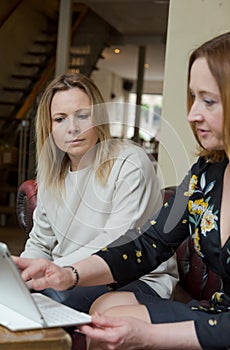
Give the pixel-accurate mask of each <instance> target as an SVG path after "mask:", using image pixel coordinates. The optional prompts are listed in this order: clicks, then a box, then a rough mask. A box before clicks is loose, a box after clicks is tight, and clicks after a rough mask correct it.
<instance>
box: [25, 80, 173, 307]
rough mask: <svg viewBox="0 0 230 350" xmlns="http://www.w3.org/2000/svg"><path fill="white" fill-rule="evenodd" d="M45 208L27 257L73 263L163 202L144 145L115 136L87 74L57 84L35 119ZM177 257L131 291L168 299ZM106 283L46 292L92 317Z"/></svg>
mask: <svg viewBox="0 0 230 350" xmlns="http://www.w3.org/2000/svg"><path fill="white" fill-rule="evenodd" d="M36 137H37V183H38V203H37V208H36V209H35V211H34V216H33V222H34V225H33V228H32V231H31V232H30V236H29V239H28V241H27V242H26V245H25V250H24V252H23V253H22V254H21V256H22V257H27V258H45V259H48V260H50V261H54V262H55V263H56V264H58V265H60V266H69V265H72V264H73V263H75V262H76V261H79V260H81V259H83V258H86V257H88V256H90V255H91V254H92V253H94V252H96V251H97V250H98V249H100V248H102V247H104V246H106V245H108V244H109V243H111V242H112V241H113V240H115V239H116V238H118V237H119V236H121V235H123V234H124V233H125V232H126V231H127V229H129V228H134V227H139V226H141V225H143V223H144V222H145V221H146V220H147V219H148V218H149V217H150V216H151V215H152V213H153V212H155V211H156V210H157V209H158V208H159V206H160V204H161V196H160V191H159V184H158V181H157V177H156V175H155V172H154V168H153V166H152V163H151V162H150V160H149V158H148V157H147V155H146V154H145V152H144V151H143V150H142V148H140V147H138V146H136V145H134V144H132V143H129V142H128V141H120V140H117V139H112V138H111V135H110V127H109V119H108V111H107V108H106V105H105V103H104V100H103V98H102V96H101V94H100V91H99V90H98V88H97V87H96V86H95V84H94V83H93V81H92V80H90V79H89V78H87V77H85V76H83V75H81V74H64V75H61V76H59V77H57V78H56V79H54V80H53V81H52V82H51V83H50V84H49V85H48V87H47V88H46V90H45V92H44V93H43V95H42V98H41V101H40V104H39V107H38V111H37V118H36ZM176 282H177V269H176V263H175V259H174V258H172V259H171V260H170V261H169V262H167V263H163V264H162V265H161V266H160V268H158V269H157V271H155V273H150V274H148V275H146V276H144V277H143V278H142V279H141V280H139V281H137V282H134V283H133V284H132V285H130V286H128V287H127V288H131V289H133V288H134V290H136V289H138V290H145V291H149V292H150V293H157V294H159V295H161V296H162V297H165V298H169V297H170V295H171V293H172V292H173V289H174V287H175V284H176ZM108 290H109V289H108V287H107V286H106V285H104V286H98V287H84V288H78V287H76V288H74V289H73V290H69V291H64V292H57V291H55V290H54V289H46V290H45V291H44V293H45V294H47V295H49V296H51V297H52V298H54V299H56V300H58V301H60V302H62V303H65V304H67V305H69V306H72V307H74V308H77V309H78V310H82V311H85V312H88V310H89V307H90V305H91V303H92V302H93V301H94V299H95V298H96V297H98V296H99V295H101V294H103V293H105V292H107V291H108Z"/></svg>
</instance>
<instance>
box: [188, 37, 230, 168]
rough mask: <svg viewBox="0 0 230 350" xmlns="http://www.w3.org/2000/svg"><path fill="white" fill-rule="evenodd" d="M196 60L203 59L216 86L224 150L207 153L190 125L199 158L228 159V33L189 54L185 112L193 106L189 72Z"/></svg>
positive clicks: (229, 86) (229, 131) (229, 93)
mask: <svg viewBox="0 0 230 350" xmlns="http://www.w3.org/2000/svg"><path fill="white" fill-rule="evenodd" d="M197 58H205V59H206V61H207V63H208V66H209V69H210V71H211V73H212V75H213V77H214V78H215V80H216V83H217V85H218V88H219V91H220V96H221V102H222V106H223V130H222V135H223V142H224V150H215V151H208V150H206V149H204V148H203V147H202V145H201V143H200V141H199V138H198V135H197V132H196V129H195V125H194V124H191V128H192V131H193V134H194V136H195V138H196V140H197V142H198V145H199V151H198V155H199V156H204V157H205V158H207V159H209V160H211V161H214V162H215V161H221V160H222V159H223V158H224V157H225V156H226V154H227V156H228V157H230V32H227V33H225V34H221V35H219V36H217V37H215V38H213V39H211V40H209V41H207V42H205V43H204V44H203V45H201V46H200V47H198V48H197V49H196V50H194V52H193V53H192V54H191V56H190V59H189V65H188V82H187V110H188V112H189V111H190V109H191V106H192V104H193V100H192V96H191V93H190V89H189V81H190V72H191V67H192V65H193V63H194V61H195V60H196V59H197Z"/></svg>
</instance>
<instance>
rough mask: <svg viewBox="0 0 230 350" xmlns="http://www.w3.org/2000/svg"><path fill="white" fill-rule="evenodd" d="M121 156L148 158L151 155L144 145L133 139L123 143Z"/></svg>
mask: <svg viewBox="0 0 230 350" xmlns="http://www.w3.org/2000/svg"><path fill="white" fill-rule="evenodd" d="M119 156H124V157H136V158H140V160H142V159H148V160H149V157H148V155H147V153H146V151H145V150H144V149H143V147H141V146H139V145H138V144H136V143H134V142H133V141H129V140H127V141H124V142H122V143H121V147H120V154H119Z"/></svg>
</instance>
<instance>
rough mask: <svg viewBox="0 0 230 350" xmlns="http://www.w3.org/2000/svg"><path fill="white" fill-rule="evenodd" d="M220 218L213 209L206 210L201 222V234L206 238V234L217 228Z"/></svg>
mask: <svg viewBox="0 0 230 350" xmlns="http://www.w3.org/2000/svg"><path fill="white" fill-rule="evenodd" d="M215 220H218V217H217V216H216V215H215V214H214V213H213V212H212V210H211V208H210V209H209V210H206V212H205V213H204V215H203V217H202V220H201V233H202V234H203V235H204V236H206V233H207V232H209V231H211V230H212V229H213V228H216V222H215Z"/></svg>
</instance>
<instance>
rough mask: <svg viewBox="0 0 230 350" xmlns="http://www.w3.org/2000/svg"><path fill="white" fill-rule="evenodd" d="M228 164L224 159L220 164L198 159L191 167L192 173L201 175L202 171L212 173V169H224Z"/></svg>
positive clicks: (204, 158)
mask: <svg viewBox="0 0 230 350" xmlns="http://www.w3.org/2000/svg"><path fill="white" fill-rule="evenodd" d="M227 163H228V160H227V159H226V158H225V159H223V160H222V161H220V162H213V161H210V160H209V159H207V158H206V157H199V158H198V159H197V161H196V162H195V163H194V164H193V165H192V169H191V170H192V171H195V172H198V173H202V172H204V171H209V170H211V171H214V168H215V169H217V171H218V170H221V169H224V168H225V167H226V165H227Z"/></svg>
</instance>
